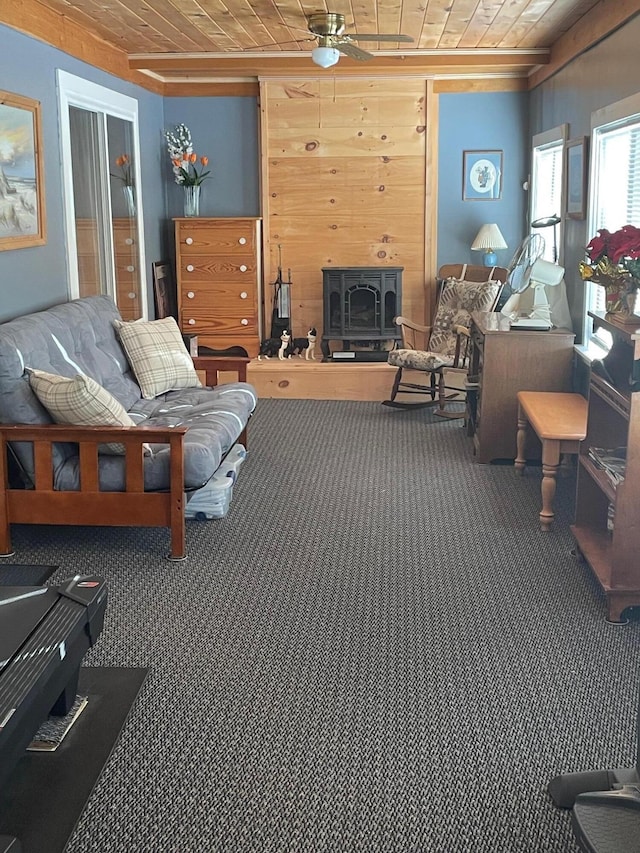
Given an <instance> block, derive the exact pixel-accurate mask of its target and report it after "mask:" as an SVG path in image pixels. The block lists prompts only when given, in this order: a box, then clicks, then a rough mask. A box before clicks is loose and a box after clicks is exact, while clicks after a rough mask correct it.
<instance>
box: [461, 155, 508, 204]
mask: <svg viewBox="0 0 640 853" xmlns="http://www.w3.org/2000/svg"><path fill="white" fill-rule="evenodd" d="M501 196H502V151H463V153H462V198H463V200H464V201H497V199H499V198H500V197H501Z"/></svg>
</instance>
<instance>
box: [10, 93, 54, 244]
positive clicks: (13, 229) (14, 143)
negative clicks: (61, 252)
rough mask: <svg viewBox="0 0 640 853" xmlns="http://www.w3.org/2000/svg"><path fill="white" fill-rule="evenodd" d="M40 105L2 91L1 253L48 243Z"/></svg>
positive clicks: (29, 99) (37, 102)
mask: <svg viewBox="0 0 640 853" xmlns="http://www.w3.org/2000/svg"><path fill="white" fill-rule="evenodd" d="M41 140H42V131H41V119H40V102H39V101H34V100H32V99H31V98H23V97H21V96H20V95H13V94H11V93H10V92H3V91H0V251H4V250H6V249H25V248H27V247H28V246H41V245H43V244H44V243H46V217H45V207H44V172H43V166H42V148H41Z"/></svg>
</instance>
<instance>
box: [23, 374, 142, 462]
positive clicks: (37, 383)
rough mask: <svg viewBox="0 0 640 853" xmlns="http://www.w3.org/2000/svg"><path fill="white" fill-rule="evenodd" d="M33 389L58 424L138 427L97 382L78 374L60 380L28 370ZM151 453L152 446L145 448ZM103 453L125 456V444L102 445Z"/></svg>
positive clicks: (55, 376) (61, 377) (62, 377)
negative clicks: (149, 448)
mask: <svg viewBox="0 0 640 853" xmlns="http://www.w3.org/2000/svg"><path fill="white" fill-rule="evenodd" d="M27 372H28V374H29V385H30V386H31V388H32V389H33V392H34V394H35V395H36V397H37V398H38V400H40V402H41V403H42V405H43V406H44V407H45V409H46V410H47V411H48V412H49V414H50V415H51V417H52V418H53V420H54V421H55V423H57V424H74V425H75V426H135V425H136V424H135V422H134V421H133V420H132V419H131V418H130V416H129V415H128V414H127V411H126V409H125V408H124V406H123V405H122V404H121V403H119V402H118V401H117V400H116V398H115V397H114V396H113V395H112V394H110V393H109V392H108V391H107V390H106V389H105V388H103V387H102V385H99V384H98V383H97V382H96V381H95V379H91V377H89V376H85V375H84V374H83V373H78V374H76V375H75V376H72V377H68V376H58V375H57V374H55V373H46V371H44V370H33V369H31V368H27ZM144 447H145V450H148V445H144ZM100 452H101V453H110V454H114V455H121V454H123V453H124V444H115V443H109V444H101V445H100Z"/></svg>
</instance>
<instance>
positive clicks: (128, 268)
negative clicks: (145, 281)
mask: <svg viewBox="0 0 640 853" xmlns="http://www.w3.org/2000/svg"><path fill="white" fill-rule="evenodd" d="M135 269H136V268H135V267H132V266H131V264H129V266H128V267H127V272H135Z"/></svg>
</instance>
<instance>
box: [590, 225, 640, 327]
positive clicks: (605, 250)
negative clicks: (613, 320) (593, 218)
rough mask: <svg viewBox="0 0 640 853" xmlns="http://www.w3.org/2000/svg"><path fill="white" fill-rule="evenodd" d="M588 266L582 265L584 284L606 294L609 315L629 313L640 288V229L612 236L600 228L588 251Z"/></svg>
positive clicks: (626, 229)
mask: <svg viewBox="0 0 640 853" xmlns="http://www.w3.org/2000/svg"><path fill="white" fill-rule="evenodd" d="M586 253H587V257H588V258H589V263H585V262H583V263H581V264H580V266H579V269H580V276H581V277H582V279H583V281H593V282H594V283H595V284H600V285H602V286H603V287H604V288H605V290H606V300H607V311H609V312H612V313H623V314H628V313H630V311H631V309H630V307H629V303H630V302H634V301H635V299H628V298H627V297H629V296H634V295H635V293H636V291H637V290H638V286H639V285H640V228H636V227H635V225H625V226H624V227H622V228H620V229H619V230H618V231H614V232H613V233H611V232H610V231H608V230H607V229H606V228H601V229H600V230H599V231H598V233H597V234H596V236H595V237H594V238H593V239H592V240H591V242H590V243H589V245H588V246H587V248H586Z"/></svg>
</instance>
